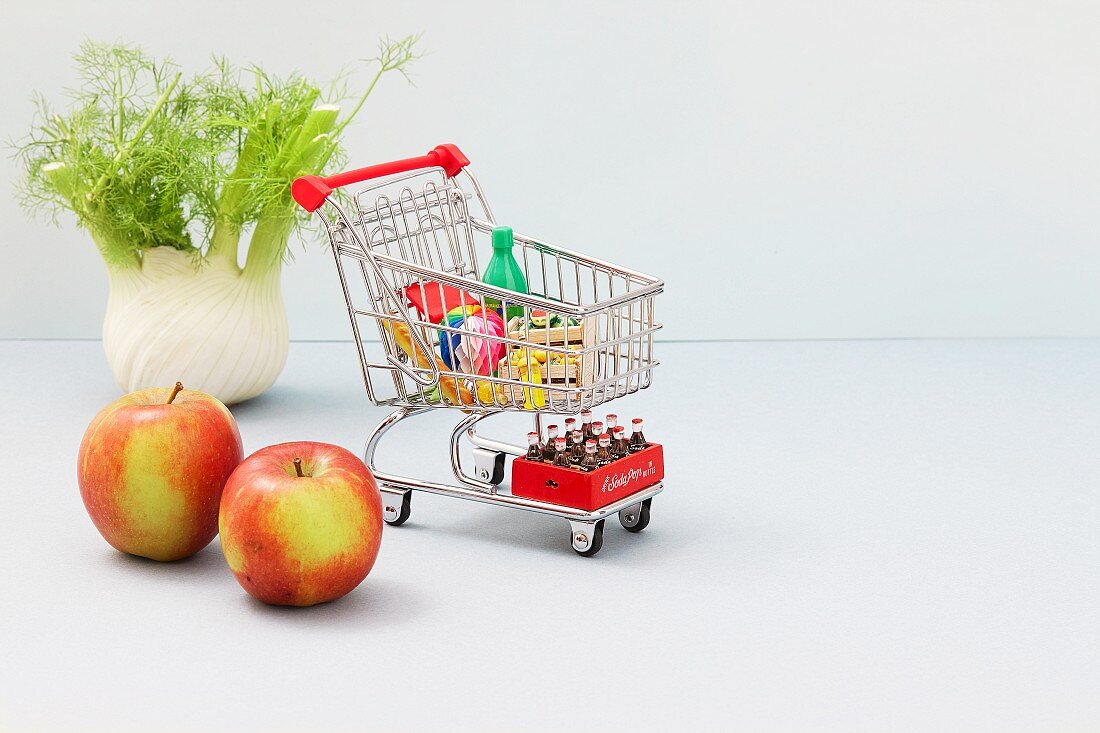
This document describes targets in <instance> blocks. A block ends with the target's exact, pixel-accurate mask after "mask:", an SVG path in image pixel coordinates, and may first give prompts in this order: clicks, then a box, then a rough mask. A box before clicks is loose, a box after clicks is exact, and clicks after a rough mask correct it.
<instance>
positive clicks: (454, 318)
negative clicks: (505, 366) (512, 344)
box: [439, 306, 506, 375]
mask: <svg viewBox="0 0 1100 733" xmlns="http://www.w3.org/2000/svg"><path fill="white" fill-rule="evenodd" d="M447 325H448V326H450V327H451V328H456V329H461V330H462V333H461V334H459V333H455V332H452V331H441V332H440V335H439V353H440V356H441V357H442V359H443V363H444V364H446V365H447V366H448V368H450V369H453V370H455V371H461V372H466V373H467V374H483V375H487V374H492V373H493V371H494V367H495V365H496V364H497V362H499V361H500V358H501V357H502V356H504V351H505V349H506V347H505V345H504V344H503V343H502V342H501V341H498V340H496V339H498V338H501V337H503V336H504V331H505V328H504V320H503V319H502V318H501V317H500V315H499V314H498V313H497V312H496V311H492V310H488V311H486V310H482V308H481V307H480V306H465V307H463V308H456V309H454V310H452V311H450V312H449V313H448V314H447ZM481 336H489V337H492V338H481Z"/></svg>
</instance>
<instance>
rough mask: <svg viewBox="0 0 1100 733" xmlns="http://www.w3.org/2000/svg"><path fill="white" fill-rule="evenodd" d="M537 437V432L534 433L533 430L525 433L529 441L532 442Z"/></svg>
mask: <svg viewBox="0 0 1100 733" xmlns="http://www.w3.org/2000/svg"><path fill="white" fill-rule="evenodd" d="M538 439H539V434H538V433H535V432H530V433H527V440H528V441H529V442H531V443H534V442H535V441H536V440H538Z"/></svg>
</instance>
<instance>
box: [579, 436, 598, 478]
mask: <svg viewBox="0 0 1100 733" xmlns="http://www.w3.org/2000/svg"><path fill="white" fill-rule="evenodd" d="M599 467H600V462H599V461H597V460H596V441H594V440H592V439H591V438H590V439H588V440H586V441H584V458H582V459H581V465H580V466H579V468H580V469H581V470H582V471H595V470H596V469H597V468H599Z"/></svg>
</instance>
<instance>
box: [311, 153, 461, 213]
mask: <svg viewBox="0 0 1100 733" xmlns="http://www.w3.org/2000/svg"><path fill="white" fill-rule="evenodd" d="M469 164H470V159H469V158H467V157H466V156H465V155H463V154H462V151H461V150H459V149H458V148H457V147H455V146H454V145H450V144H446V145H437V146H436V147H435V148H434V149H432V150H430V151H429V152H428V154H427V155H421V156H420V157H419V158H405V159H404V160H395V161H393V162H392V163H379V164H378V165H368V166H367V167H366V168H357V169H356V170H353V171H345V172H344V173H335V174H333V175H331V176H302V177H301V178H296V179H294V183H292V184H291V185H290V194H291V195H292V196H293V197H294V200H295V201H297V202H298V205H299V206H301V207H302V208H303V209H305V210H306V211H316V210H317V209H319V208H321V204H323V203H325V199H327V198H328V195H329V194H330V193H332V192H333V190H335V189H337V188H340V186H347V185H348V184H349V183H360V182H362V181H369V180H370V179H372V178H381V177H382V176H389V175H393V174H394V173H405V172H407V171H415V170H417V169H419V168H432V167H435V166H439V167H440V168H442V169H443V171H444V172H445V173H446V174H447V177H448V178H454V177H455V176H457V175H458V172H459V171H460V170H462V169H463V168H465V167H466V166H468V165H469Z"/></svg>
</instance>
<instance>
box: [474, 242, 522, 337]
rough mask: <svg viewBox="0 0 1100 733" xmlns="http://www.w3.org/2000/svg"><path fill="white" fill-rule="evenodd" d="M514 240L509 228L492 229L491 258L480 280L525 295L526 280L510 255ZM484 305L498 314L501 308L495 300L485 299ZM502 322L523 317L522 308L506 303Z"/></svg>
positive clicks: (497, 300) (513, 256)
mask: <svg viewBox="0 0 1100 733" xmlns="http://www.w3.org/2000/svg"><path fill="white" fill-rule="evenodd" d="M514 245H515V238H514V236H513V234H512V228H511V227H495V228H494V229H493V256H492V258H491V259H490V260H489V264H488V266H487V267H486V268H485V275H484V276H483V277H482V278H481V281H482V282H484V283H489V284H490V285H496V286H497V287H498V288H504V289H505V290H511V291H513V292H516V293H524V294H526V293H527V279H526V278H525V277H524V276H523V268H522V267H520V265H519V263H518V262H516V258H515V255H513V254H512V247H513V246H514ZM485 305H486V306H488V307H489V308H492V309H494V310H496V311H497V312H500V311H501V309H502V307H501V303H500V300H499V299H497V298H488V297H487V298H485ZM503 310H504V311H505V313H503V314H502V315H503V316H504V321H505V323H507V322H508V321H509V320H511V318H512V317H513V316H522V315H523V306H521V305H513V304H511V303H508V304H507V305H506V306H504V308H503Z"/></svg>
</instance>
